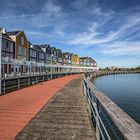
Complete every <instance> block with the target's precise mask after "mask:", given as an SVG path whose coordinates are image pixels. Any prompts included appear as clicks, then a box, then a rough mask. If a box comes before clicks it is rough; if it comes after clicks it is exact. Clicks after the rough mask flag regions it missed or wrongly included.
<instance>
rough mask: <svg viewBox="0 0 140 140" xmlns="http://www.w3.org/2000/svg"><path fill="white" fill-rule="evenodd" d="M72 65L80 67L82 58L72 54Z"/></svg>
mask: <svg viewBox="0 0 140 140" xmlns="http://www.w3.org/2000/svg"><path fill="white" fill-rule="evenodd" d="M71 61H72V65H75V66H79V64H80V58H79V56H78V55H77V54H72V56H71Z"/></svg>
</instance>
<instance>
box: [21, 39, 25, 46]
mask: <svg viewBox="0 0 140 140" xmlns="http://www.w3.org/2000/svg"><path fill="white" fill-rule="evenodd" d="M21 45H24V37H21Z"/></svg>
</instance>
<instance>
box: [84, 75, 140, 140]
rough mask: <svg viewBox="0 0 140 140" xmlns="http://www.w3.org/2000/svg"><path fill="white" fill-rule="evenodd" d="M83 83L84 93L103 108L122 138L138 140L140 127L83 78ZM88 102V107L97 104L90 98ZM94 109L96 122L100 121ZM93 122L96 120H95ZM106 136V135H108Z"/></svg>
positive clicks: (139, 138)
mask: <svg viewBox="0 0 140 140" xmlns="http://www.w3.org/2000/svg"><path fill="white" fill-rule="evenodd" d="M83 83H84V86H85V88H86V89H84V91H85V92H86V93H85V94H88V93H92V94H91V95H93V96H95V97H96V99H97V101H98V102H99V103H100V104H101V105H102V106H103V108H104V109H105V111H106V112H107V114H108V115H109V116H110V118H111V120H112V121H113V122H114V124H115V126H116V127H117V128H118V130H119V131H120V132H121V134H122V135H123V136H124V138H125V139H126V140H140V125H139V124H138V123H136V122H135V121H134V119H132V118H131V117H130V116H129V115H128V114H126V113H125V112H124V111H123V110H122V109H121V108H120V107H118V106H117V105H116V104H115V103H114V102H113V101H112V100H111V99H109V98H108V97H107V96H106V95H105V94H104V93H103V92H101V91H99V90H98V89H97V88H96V87H95V86H94V85H93V84H92V83H91V82H90V81H89V79H88V78H86V77H85V76H84V82H83ZM89 100H90V105H91V104H93V103H94V104H95V103H96V105H95V106H97V102H95V101H93V100H91V98H90V99H89ZM94 109H95V113H96V117H98V121H101V118H100V116H98V115H99V113H98V112H97V109H98V108H96V107H94ZM92 113H93V112H92ZM95 120H97V118H96V119H95ZM96 123H97V122H96ZM98 123H99V122H98ZM100 124H102V123H100ZM103 127H104V126H103ZM99 131H100V130H99ZM104 131H106V130H104ZM106 135H108V133H107V134H106ZM108 139H109V138H108Z"/></svg>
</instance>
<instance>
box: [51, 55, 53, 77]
mask: <svg viewBox="0 0 140 140" xmlns="http://www.w3.org/2000/svg"><path fill="white" fill-rule="evenodd" d="M52 62H53V54H51V79H52V74H53V72H52Z"/></svg>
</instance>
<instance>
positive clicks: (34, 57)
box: [28, 42, 38, 62]
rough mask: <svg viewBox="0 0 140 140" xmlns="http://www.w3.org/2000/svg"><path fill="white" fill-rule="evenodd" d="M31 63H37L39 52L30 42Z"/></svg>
mask: <svg viewBox="0 0 140 140" xmlns="http://www.w3.org/2000/svg"><path fill="white" fill-rule="evenodd" d="M29 45H30V47H29V57H28V58H29V61H33V62H37V60H38V58H37V55H38V50H37V49H35V48H34V46H33V45H32V44H31V43H30V42H29Z"/></svg>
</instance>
